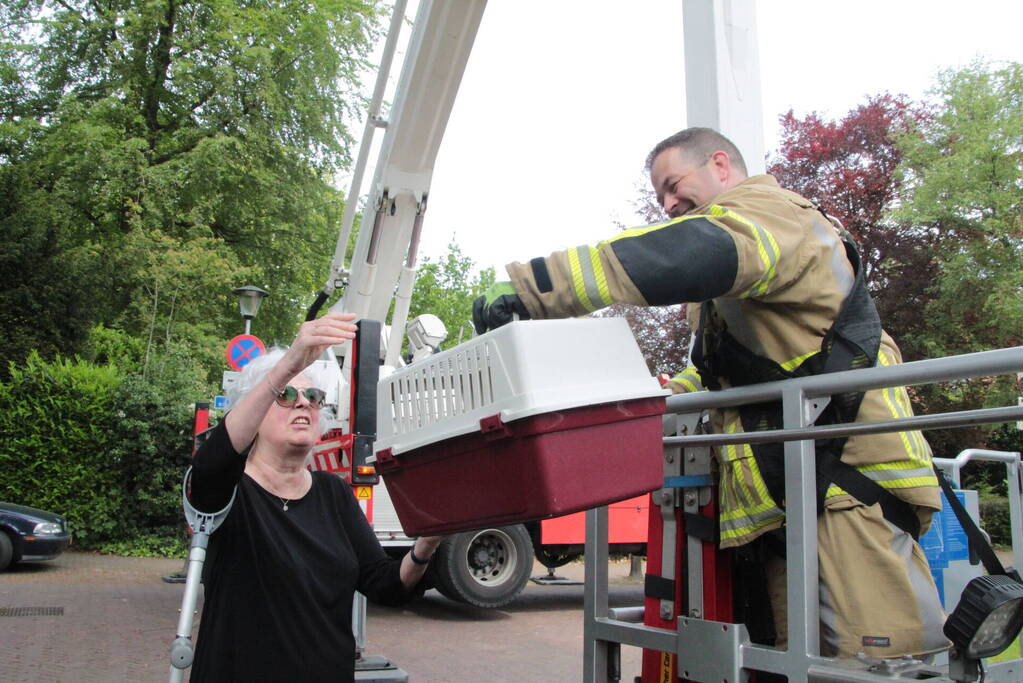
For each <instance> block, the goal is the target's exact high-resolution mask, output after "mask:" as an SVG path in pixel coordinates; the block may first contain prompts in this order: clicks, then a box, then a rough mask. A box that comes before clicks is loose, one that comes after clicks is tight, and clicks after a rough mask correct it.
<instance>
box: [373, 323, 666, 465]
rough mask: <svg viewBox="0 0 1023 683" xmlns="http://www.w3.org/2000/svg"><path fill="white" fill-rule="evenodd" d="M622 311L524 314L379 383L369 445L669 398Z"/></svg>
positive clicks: (401, 448)
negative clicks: (494, 420)
mask: <svg viewBox="0 0 1023 683" xmlns="http://www.w3.org/2000/svg"><path fill="white" fill-rule="evenodd" d="M669 393H670V392H669V391H667V390H664V389H661V387H660V384H659V383H658V381H657V379H656V378H654V377H652V376H651V375H650V371H649V369H648V368H647V366H646V362H645V361H644V360H643V355H642V354H641V353H640V350H639V347H638V346H637V345H636V340H635V339H634V338H633V335H632V331H631V330H630V329H629V325H628V323H627V322H626V321H625V319H624V318H579V319H566V320H523V321H517V322H513V323H510V324H508V325H505V326H503V327H499V328H498V329H496V330H492V331H490V332H487V333H486V334H482V335H480V336H478V337H474V338H473V339H471V340H469V341H467V342H463V343H462V344H459V345H458V346H456V347H454V348H451V349H448V350H446V351H442V352H440V353H437V354H434V355H432V356H430V357H428V358H426V359H424V360H422V361H418V362H416V363H413V364H411V365H409V366H407V367H405V368H402V369H400V370H398V371H396V372H394V373H393V374H391V375H389V376H387V377H385V378H383V379H381V380H380V384H379V386H378V388H377V439H376V444H375V446H374V451H376V452H379V451H382V450H385V449H388V448H390V449H391V450H392V452H393V453H396V454H397V453H401V452H405V451H409V450H412V449H415V448H420V447H422V446H426V445H429V444H432V443H436V442H438V441H442V440H445V439H449V438H451V437H454V436H460V435H462V434H468V433H471V432H476V431H479V428H480V426H479V421H480V419H481V418H484V417H488V416H491V415H495V414H500V415H501V419H502V421H504V422H510V421H512V420H517V419H520V418H523V417H529V416H532V415H538V414H541V413H547V412H551V411H555V410H564V409H567V408H578V407H582V406H589V405H597V404H601V403H612V402H617V401H626V400H633V399H640V398H649V397H654V396H666V395H668V394H669Z"/></svg>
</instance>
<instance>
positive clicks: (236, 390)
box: [227, 346, 330, 434]
mask: <svg viewBox="0 0 1023 683" xmlns="http://www.w3.org/2000/svg"><path fill="white" fill-rule="evenodd" d="M287 351H288V350H287V349H286V348H284V347H281V346H275V347H273V348H271V349H269V350H268V351H267V352H266V353H264V354H262V355H261V356H258V357H256V358H255V359H254V360H252V361H250V362H249V363H248V364H247V365H246V366H245V367H244V368H243V369H242V371H241V373H240V374H239V375H238V377H237V378H235V380H234V382H233V383H231V385H230V386H229V387H228V388H227V398H228V401H229V406H235V405H238V401H240V400H242V398H243V397H244V396H246V395H247V394H248V393H249V392H250V391H252V390H253V389H257V390H258V389H260V384H263V385H265V384H266V376H267V373H269V372H270V369H271V368H273V366H275V365H277V363H278V361H280V360H281V358H284V354H285V353H287ZM299 375H301V376H303V377H305V378H306V379H308V380H309V383H310V384H311V385H312V386H314V387H316V388H317V389H323V390H324V391H327V389H328V387H327V383H328V382H329V381H330V375H329V373H327V372H325V371H324V370H323V368H322V367H321V366H320V365H318V364H316V363H313V364H312V365H310V366H309V367H307V368H306V369H305V370H303V371H302V372H300V373H299ZM274 388H275V389H282V388H283V387H274ZM269 390H270V389H269V388H268V387H266V386H263V387H262V391H269ZM228 410H230V408H228ZM319 412H320V424H319V427H320V434H323V433H324V432H326V431H327V427H328V416H327V410H326V409H323V408H321V409H320V411H319Z"/></svg>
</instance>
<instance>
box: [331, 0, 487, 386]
mask: <svg viewBox="0 0 1023 683" xmlns="http://www.w3.org/2000/svg"><path fill="white" fill-rule="evenodd" d="M485 6H486V2H485V0H458V1H456V2H440V1H434V0H425V1H424V2H422V3H421V4H420V7H419V11H418V13H417V16H416V21H415V24H414V26H413V31H412V35H411V37H410V40H409V45H408V52H407V54H406V57H405V63H404V66H403V67H402V71H401V76H400V79H399V81H398V85H397V90H396V92H395V97H394V104H393V106H392V107H391V110H390V113H389V115H388V117H387V120H386V121H383V120H379V119H377V120H375V121H373V120H372V119H373V118H374V115H373V114H372V113H371V117H370V118H371V121H370V122H369V123H368V124H367V130H371V127H384V128H385V129H386V133H385V135H384V140H383V144H382V146H381V149H380V154H379V157H378V159H377V164H376V169H375V172H374V176H373V181H372V184H371V186H370V188H369V198H368V201H367V203H366V211H365V215H366V224H364V225H363V226H362V228H361V229H360V231H359V236H358V238H357V240H356V243H355V251H354V254H353V257H352V261H351V264H350V265H349V266H348V267H345V266H344V256H345V252H346V250H347V245H348V240H349V236H350V234H351V222H352V218H353V208H354V206H355V204H356V202H357V201H358V197H359V193H360V191H361V189H360V188H359V187H357V186H356V182H354V180H355V177H354V176H353V184H352V189H351V191H350V193H349V199H348V206H347V207H346V213H345V216H346V221H345V224H344V225H343V226H342V230H341V234H340V237H339V240H338V245H337V250H336V252H335V255H334V264H333V265H332V269H331V270H332V275H331V277H332V280H333V281H334V282H337V281H339V280H340V281H347V283H348V285H347V287H346V289H345V291H344V295H343V296H342V297H341V298H340V299H339V300H338V301H337V302H336V303H335V304H334V306H332V310H344V311H350V312H353V313H356V314H357V315H358V316H359V317H363V318H370V319H373V320H380V321H384V320H385V319H386V317H387V314H388V311H389V309H390V306H391V301H392V300H394V301H395V307H394V311H393V315H392V318H391V333H390V337H389V339H388V340H387V344H386V347H387V358H386V361H385V365H388V366H391V367H394V366H396V365H398V363H399V357H398V354H399V353H400V350H401V342H402V335H403V334H404V331H405V322H406V318H407V316H408V310H409V302H410V299H411V295H412V286H413V284H414V279H415V263H416V254H417V251H418V248H419V236H420V232H421V230H422V224H423V218H424V214H425V211H426V207H427V199H428V197H429V191H430V181H431V179H432V177H433V167H434V163H435V161H436V158H437V151H438V150H439V148H440V143H441V139H442V138H443V136H444V130H445V128H446V127H447V122H448V117H449V116H450V114H451V108H452V106H453V105H454V101H455V95H456V93H457V91H458V86H459V84H460V83H461V80H462V74H463V73H464V71H465V65H466V63H467V62H468V60H469V52H470V50H471V49H472V44H473V40H474V39H475V37H476V32H477V30H478V28H479V24H480V19H481V18H482V16H483V10H484V8H485ZM395 14H396V15H397V14H398V12H397V11H396V13H395ZM392 27H393V24H392ZM389 40H390V38H389ZM379 78H384V79H385V78H386V73H384V72H383V70H382V71H381V75H380V76H379ZM382 89H383V88H382V85H381V81H379V80H378V83H377V90H378V92H382ZM374 99H376V95H375V96H374ZM362 145H363V150H360V162H362V163H364V162H365V159H364V158H363V154H364V152H365V149H367V148H368V146H369V140H368V139H364V140H363V142H362ZM356 174H357V178H358V180H359V181H360V183H361V174H362V169H361V168H357V169H356Z"/></svg>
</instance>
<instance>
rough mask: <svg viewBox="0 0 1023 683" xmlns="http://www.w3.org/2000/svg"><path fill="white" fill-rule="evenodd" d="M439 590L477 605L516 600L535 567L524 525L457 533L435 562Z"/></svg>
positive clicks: (435, 575) (492, 606) (446, 594)
mask: <svg viewBox="0 0 1023 683" xmlns="http://www.w3.org/2000/svg"><path fill="white" fill-rule="evenodd" d="M432 565H433V566H432V568H431V569H432V571H433V578H434V581H435V582H436V584H437V590H439V591H440V592H441V593H442V594H443V595H445V596H447V597H449V598H451V599H452V600H456V601H458V602H465V603H468V604H470V605H475V606H476V607H485V608H494V607H503V606H504V605H507V604H508V603H510V602H511V601H512V600H514V599H515V598H516V597H517V596H518V594H519V593H521V592H522V589H523V588H525V587H526V582H527V581H529V575H530V574H531V573H532V570H533V545H532V543H531V541H530V540H529V533H528V532H526V529H525V528H524V527H523V526H522V525H521V524H516V525H514V526H505V527H498V528H491V529H480V530H479V531H466V532H464V533H460V534H454V535H453V536H450V537H448V538H446V539H445V540H444V542H442V543H441V544H440V547H438V548H437V552H436V554H435V555H434V559H433V562H432Z"/></svg>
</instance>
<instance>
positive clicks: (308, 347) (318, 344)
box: [274, 312, 356, 379]
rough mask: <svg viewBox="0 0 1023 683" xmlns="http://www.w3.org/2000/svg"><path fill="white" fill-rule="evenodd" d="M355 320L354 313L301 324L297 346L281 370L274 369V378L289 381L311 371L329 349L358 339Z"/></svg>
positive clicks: (331, 315) (329, 315)
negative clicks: (303, 372)
mask: <svg viewBox="0 0 1023 683" xmlns="http://www.w3.org/2000/svg"><path fill="white" fill-rule="evenodd" d="M355 317H356V316H355V314H354V313H340V312H338V313H328V314H327V315H325V316H323V317H322V318H317V319H316V320H307V321H306V322H304V323H302V326H301V327H299V328H298V335H297V336H296V337H295V341H294V343H292V345H291V348H289V349H288V352H287V353H286V354H285V355H284V358H282V359H281V360H280V363H279V364H278V365H280V366H281V368H280V370H279V371H277V369H276V368H275V373H274V374H275V375H276V374H277V373H278V372H279V373H280V375H279V376H281V377H282V378H283V376H284V375H285V374H286V375H287V377H288V379H290V378H291V377H294V376H295V375H297V374H299V373H300V372H302V371H303V370H305V369H306V368H307V367H309V365H311V364H312V362H313V361H314V360H316V359H317V358H319V357H320V355H321V354H322V353H323V352H324V351H325V350H327V348H328V347H331V346H336V345H338V344H343V343H345V342H346V341H348V340H350V339H355V330H356V327H355V323H354V322H352V321H353V320H355Z"/></svg>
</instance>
